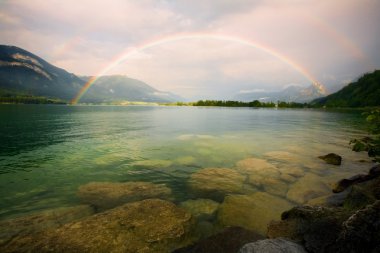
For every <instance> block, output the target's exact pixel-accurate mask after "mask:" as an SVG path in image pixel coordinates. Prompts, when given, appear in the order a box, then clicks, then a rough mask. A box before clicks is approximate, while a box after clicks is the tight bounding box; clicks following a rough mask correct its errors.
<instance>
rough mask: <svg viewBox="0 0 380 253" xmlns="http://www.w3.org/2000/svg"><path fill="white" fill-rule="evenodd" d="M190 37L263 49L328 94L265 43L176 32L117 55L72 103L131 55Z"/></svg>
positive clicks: (312, 78) (92, 78) (318, 84)
mask: <svg viewBox="0 0 380 253" xmlns="http://www.w3.org/2000/svg"><path fill="white" fill-rule="evenodd" d="M188 39H212V40H221V41H227V42H233V43H238V44H241V45H244V46H248V47H252V48H255V49H258V50H261V51H263V52H265V53H267V54H269V55H272V56H274V57H276V58H277V59H279V60H281V61H282V62H284V63H286V64H288V65H289V66H291V67H292V68H293V69H295V70H296V71H298V72H299V73H301V74H302V75H303V76H304V77H305V78H307V79H308V80H309V81H310V82H311V83H312V84H313V85H314V86H315V87H316V88H317V89H318V90H319V91H320V92H322V93H323V94H326V89H325V87H324V86H323V85H322V84H320V83H319V82H318V81H317V79H316V78H315V77H314V76H313V75H312V74H311V73H310V72H309V71H308V70H307V69H306V68H304V67H302V66H301V65H299V64H297V63H296V62H295V61H293V60H291V59H290V58H289V57H287V56H285V55H284V54H280V53H279V52H277V51H276V50H275V49H273V48H271V47H269V46H265V45H263V44H260V43H258V42H255V41H251V40H247V39H243V38H239V37H234V36H227V35H223V34H213V33H181V34H175V35H172V36H168V37H164V38H160V39H156V40H152V41H149V42H145V43H142V44H141V45H138V46H136V47H134V48H132V49H128V50H126V51H124V52H123V53H121V54H120V55H118V56H117V57H115V58H114V59H113V60H112V61H111V63H110V64H109V65H107V66H106V67H105V68H103V69H102V70H101V71H100V72H99V73H97V75H96V76H93V77H91V78H90V79H89V80H88V81H87V83H86V84H85V85H84V86H83V87H82V88H81V89H80V91H79V92H78V94H77V95H76V96H75V97H74V98H73V99H72V100H71V104H73V105H75V104H77V103H78V101H79V100H80V99H81V97H82V96H83V95H84V94H85V93H86V92H87V90H88V89H89V88H90V87H91V86H92V85H93V84H94V83H95V82H96V80H97V79H98V78H99V77H101V76H104V75H105V74H106V73H107V72H108V71H110V70H111V69H112V68H114V67H116V66H117V65H119V64H120V63H121V62H123V61H125V60H126V59H128V57H131V56H132V55H133V54H135V53H137V52H139V51H143V50H146V49H149V48H152V47H156V46H159V45H162V44H166V43H170V42H177V41H182V40H188Z"/></svg>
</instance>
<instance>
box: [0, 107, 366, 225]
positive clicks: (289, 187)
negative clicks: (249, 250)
mask: <svg viewBox="0 0 380 253" xmlns="http://www.w3.org/2000/svg"><path fill="white" fill-rule="evenodd" d="M364 134H366V132H365V129H364V128H363V117H362V116H361V115H360V113H359V112H351V113H348V112H345V113H343V112H325V111H317V110H290V109H289V110H286V109H284V110H280V109H278V110H276V109H251V108H236V109H235V108H211V107H208V108H201V107H160V106H128V107H122V106H54V105H1V106H0V173H1V174H0V218H1V219H2V220H5V219H9V218H14V217H19V216H24V215H27V214H30V213H34V212H39V211H43V210H46V209H51V208H57V207H68V206H75V205H78V204H81V203H83V199H81V198H80V197H78V188H79V187H80V186H81V185H85V184H87V183H89V182H140V181H142V182H152V183H155V184H165V186H167V187H169V188H170V189H171V191H172V194H171V197H170V201H172V202H173V203H175V204H178V205H180V204H181V203H182V202H184V201H186V200H189V199H193V200H194V199H199V198H202V199H205V198H207V199H212V200H214V201H216V202H218V203H221V204H222V205H221V206H220V207H219V208H224V209H223V211H220V210H219V211H217V214H215V215H216V217H214V218H212V219H210V220H209V221H210V223H213V224H218V226H224V225H225V226H227V225H242V226H244V225H245V224H248V225H246V226H248V228H252V229H253V230H255V228H256V227H255V224H253V225H252V226H251V225H249V224H250V223H254V221H247V222H246V221H244V214H243V215H240V216H241V217H242V218H241V219H242V220H236V217H235V218H234V216H236V215H235V214H234V210H232V209H231V207H230V206H229V205H231V204H232V205H235V206H237V207H236V208H237V209H238V210H243V211H244V208H246V207H247V206H246V203H247V201H244V198H243V200H242V201H243V202H245V203H242V206H241V207H239V203H240V202H239V197H244V196H253V195H255V194H256V195H255V196H256V197H257V193H265V194H268V195H263V196H264V198H265V199H268V198H269V199H271V198H272V196H273V200H271V201H273V203H272V202H269V203H263V205H262V208H263V209H265V210H267V209H268V206H269V207H270V206H271V205H279V206H281V205H282V204H283V203H285V202H286V204H283V205H284V208H288V204H289V205H290V206H294V205H296V204H302V203H306V202H308V201H309V200H310V199H312V198H316V197H318V196H321V195H326V194H329V193H330V188H329V184H330V183H332V182H334V181H336V180H338V179H340V178H342V177H346V176H351V175H355V174H357V173H361V172H367V171H368V169H369V168H370V167H371V163H370V162H369V159H368V157H367V156H366V154H365V153H355V152H353V151H351V149H350V146H349V140H350V139H351V138H353V137H358V136H362V135H364ZM332 152H333V153H337V154H339V155H341V156H342V157H343V162H342V165H341V166H334V165H328V164H326V163H324V162H323V161H322V160H321V159H319V158H318V156H320V155H325V154H327V153H332ZM252 158H254V159H252ZM239 161H240V162H239ZM256 165H257V166H258V167H257V166H256ZM255 166H256V167H255ZM260 166H261V167H260ZM206 168H216V169H214V170H204V169H206ZM218 168H227V169H230V170H224V171H223V170H220V171H219V172H220V173H219V172H218ZM266 168H269V169H268V170H266ZM273 168H274V169H273ZM257 169H262V170H265V171H266V172H265V173H262V172H260V171H258V170H257ZM202 170H203V172H204V173H202V172H201V171H202ZM231 170H233V171H235V172H237V173H238V176H231V177H229V176H228V175H226V174H228V171H231ZM255 170H256V171H258V172H257V175H256V174H255ZM199 172H201V173H199ZM196 173H198V174H196ZM223 173H224V174H223ZM224 176H226V177H225V178H224ZM218 177H220V180H219V179H218ZM242 178H243V179H242ZM197 180H199V181H200V182H198V183H197ZM229 180H231V182H230V181H229ZM234 180H235V181H234ZM206 182H209V183H206ZM218 184H219V185H218ZM212 187H214V189H212ZM234 187H237V190H236V189H235V188H234ZM230 195H232V196H235V195H236V196H237V198H236V199H231V198H230V199H229V203H223V201H224V197H225V196H230ZM265 196H267V197H265ZM268 196H269V197H268ZM256 197H253V200H252V201H253V202H255V203H257V205H256V206H254V207H252V210H254V209H255V208H256V211H257V215H258V216H260V210H257V209H260V207H261V206H260V203H261V202H260V199H261V201H262V198H260V197H258V198H257V199H258V200H257V201H255V198H256ZM281 201H283V202H281ZM248 202H249V201H248ZM264 202H265V201H264ZM248 208H251V207H248ZM218 213H219V214H218ZM220 213H222V214H221V215H220ZM274 215H277V213H274V214H273V216H274ZM267 218H268V217H267ZM269 218H271V217H269ZM273 218H279V217H273ZM264 220H265V219H264ZM221 224H222V225H221ZM260 229H261V228H260V227H259V228H258V231H259V232H261V231H260Z"/></svg>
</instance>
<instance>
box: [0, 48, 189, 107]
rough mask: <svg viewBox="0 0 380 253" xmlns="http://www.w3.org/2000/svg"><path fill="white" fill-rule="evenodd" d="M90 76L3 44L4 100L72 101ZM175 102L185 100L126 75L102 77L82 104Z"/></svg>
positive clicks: (0, 83)
mask: <svg viewBox="0 0 380 253" xmlns="http://www.w3.org/2000/svg"><path fill="white" fill-rule="evenodd" d="M89 78H90V77H78V76H76V75H75V74H72V73H69V72H67V71H66V70H64V69H61V68H58V67H56V66H54V65H52V64H50V63H48V62H47V61H45V60H44V59H42V58H40V57H38V56H37V55H34V54H32V53H30V52H28V51H26V50H24V49H21V48H18V47H15V46H6V45H0V97H2V96H3V97H4V96H8V97H9V96H19V95H32V96H43V97H47V98H58V99H62V100H65V101H67V102H69V101H70V100H72V99H73V98H74V97H75V96H76V95H77V94H78V92H79V90H80V89H81V88H82V87H83V86H84V85H85V83H86V82H87V80H88V79H89ZM123 100H124V101H125V100H128V101H141V102H175V101H183V100H184V99H183V98H181V97H179V96H176V95H174V94H172V93H169V92H163V91H159V90H157V89H155V88H153V87H151V86H149V85H148V84H146V83H144V82H142V81H139V80H136V79H132V78H128V77H126V76H120V75H116V76H102V77H99V78H98V79H97V81H96V82H95V83H94V85H93V86H92V87H91V88H90V89H89V90H88V91H87V92H86V93H85V94H84V96H83V97H82V98H81V100H80V102H91V103H102V102H112V101H123Z"/></svg>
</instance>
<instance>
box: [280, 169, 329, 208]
mask: <svg viewBox="0 0 380 253" xmlns="http://www.w3.org/2000/svg"><path fill="white" fill-rule="evenodd" d="M329 193H330V189H329V187H328V186H327V185H326V184H325V183H323V179H322V178H321V177H319V176H317V175H315V174H313V173H307V174H306V175H305V176H304V177H302V178H300V179H299V180H298V181H297V182H296V183H294V184H293V185H292V186H290V188H289V191H288V193H287V194H286V197H287V198H288V199H289V200H291V201H294V202H297V203H300V204H303V203H305V202H306V201H308V200H310V199H314V198H316V197H320V196H323V195H327V194H329Z"/></svg>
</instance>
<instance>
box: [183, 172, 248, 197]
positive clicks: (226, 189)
mask: <svg viewBox="0 0 380 253" xmlns="http://www.w3.org/2000/svg"><path fill="white" fill-rule="evenodd" d="M245 179H246V177H245V176H244V175H242V174H240V173H238V172H237V171H236V170H233V169H228V168H206V169H201V170H199V171H197V172H195V173H193V174H192V175H191V176H190V179H189V182H188V185H189V187H190V190H191V191H192V192H193V193H195V194H196V195H199V196H202V197H210V198H217V199H223V197H224V196H225V195H226V194H231V193H243V192H244V181H245Z"/></svg>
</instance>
